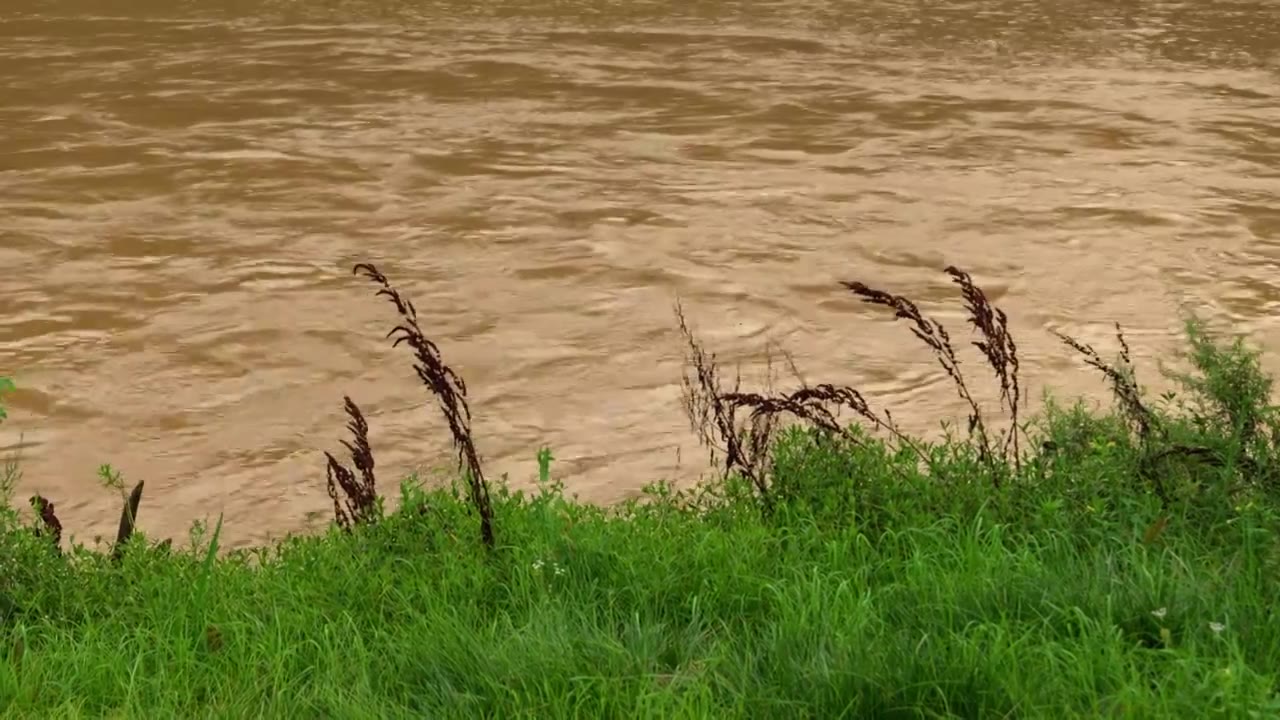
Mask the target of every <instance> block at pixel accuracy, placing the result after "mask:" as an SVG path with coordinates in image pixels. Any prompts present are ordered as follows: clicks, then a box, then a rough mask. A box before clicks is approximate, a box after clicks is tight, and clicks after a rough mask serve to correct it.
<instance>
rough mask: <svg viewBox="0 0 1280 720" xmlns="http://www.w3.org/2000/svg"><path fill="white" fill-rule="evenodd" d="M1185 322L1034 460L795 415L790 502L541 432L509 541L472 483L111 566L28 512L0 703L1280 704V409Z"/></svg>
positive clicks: (780, 473)
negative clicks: (1150, 370) (578, 477)
mask: <svg viewBox="0 0 1280 720" xmlns="http://www.w3.org/2000/svg"><path fill="white" fill-rule="evenodd" d="M1189 328H1190V331H1191V332H1190V336H1191V352H1190V353H1189V356H1188V357H1189V359H1190V360H1191V362H1192V364H1193V365H1194V366H1195V368H1196V372H1195V373H1193V374H1192V375H1191V376H1189V377H1185V378H1183V388H1184V390H1183V394H1181V395H1169V396H1167V397H1166V398H1164V400H1163V401H1161V402H1159V403H1145V402H1144V401H1142V400H1141V399H1139V400H1138V401H1137V403H1136V404H1135V402H1134V401H1133V399H1132V398H1128V399H1126V396H1124V395H1123V393H1122V394H1121V401H1120V402H1119V404H1118V405H1117V408H1116V409H1115V410H1114V411H1110V412H1105V413H1100V412H1089V411H1086V410H1085V409H1084V408H1083V407H1082V406H1078V405H1077V406H1071V407H1064V406H1061V405H1057V404H1050V405H1049V407H1048V409H1047V410H1046V412H1045V414H1044V416H1043V417H1041V418H1038V419H1037V421H1036V422H1035V423H1034V424H1033V425H1031V426H1029V427H1028V429H1027V430H1026V432H1025V434H1024V435H1023V436H1022V438H1023V441H1024V442H1023V445H1022V447H1023V448H1024V451H1023V453H1022V454H1021V455H1019V456H1018V457H1017V458H1016V462H1014V461H1013V460H1012V459H1011V458H1010V456H1008V455H1007V454H1006V455H1004V456H1002V457H1003V458H1004V459H1003V460H1002V461H1001V462H1000V463H997V462H995V461H993V460H992V459H991V457H990V456H988V455H986V454H984V452H985V451H984V449H983V448H984V447H985V446H983V445H981V444H980V443H978V442H977V441H975V440H974V439H973V436H972V435H965V436H964V437H951V438H948V439H945V440H943V441H939V442H929V441H926V440H923V439H910V440H911V442H910V443H907V442H905V441H904V440H903V439H901V438H899V439H890V440H883V439H878V438H875V437H871V436H870V435H868V434H867V433H865V432H862V431H859V430H851V431H849V432H848V433H846V434H836V435H833V434H831V433H830V432H822V431H817V430H807V429H802V428H799V427H796V428H792V429H788V430H786V431H783V432H781V433H780V434H778V435H777V436H776V438H775V439H774V441H773V444H772V450H773V451H772V453H771V454H770V456H769V468H768V476H769V478H770V484H769V486H768V493H769V498H770V501H769V502H768V503H765V502H763V501H762V500H763V497H762V495H761V490H760V486H759V485H757V484H756V483H755V482H754V481H752V480H750V479H744V478H743V477H741V476H739V475H736V474H730V475H729V476H727V477H725V478H723V479H720V480H716V481H714V482H709V483H708V484H706V485H703V486H701V487H699V488H696V489H693V490H688V491H676V490H674V489H673V488H671V487H669V486H666V485H662V484H658V485H654V486H651V488H650V489H649V491H648V492H647V494H646V496H645V498H643V499H642V500H638V501H634V502H630V503H626V504H624V505H621V506H617V507H612V508H601V507H596V506H592V505H589V504H585V503H581V502H578V501H576V500H574V499H571V498H568V497H566V496H565V495H564V493H563V487H562V486H561V485H560V484H559V483H558V482H556V480H555V479H554V468H553V467H552V465H551V463H552V460H553V457H552V455H551V453H550V451H549V450H546V449H543V450H542V451H540V452H539V453H538V455H537V461H538V464H539V471H540V472H539V475H540V479H541V482H540V489H539V490H537V491H536V492H534V493H532V494H525V493H520V492H511V491H508V490H507V489H505V488H504V487H501V486H499V487H497V488H495V490H494V493H493V498H492V513H493V524H494V527H495V529H496V538H497V540H496V544H495V545H494V547H493V548H488V547H486V545H485V544H484V543H483V542H481V541H480V534H479V530H478V529H479V519H478V516H477V513H476V512H475V510H474V508H475V504H474V501H473V496H472V495H471V493H470V488H471V485H470V484H469V481H468V482H461V481H460V482H458V483H456V484H454V485H453V486H452V487H445V488H434V489H424V488H423V487H421V486H419V485H417V484H415V483H411V482H406V483H404V484H402V486H401V495H402V497H401V501H400V504H399V506H398V507H399V508H400V509H399V510H397V511H394V512H385V513H384V512H381V511H379V512H377V513H375V515H374V516H373V517H372V519H367V520H364V521H362V522H359V523H357V524H356V525H355V526H354V527H353V529H352V530H351V531H349V532H348V531H344V530H343V529H340V528H338V527H336V526H335V527H333V528H331V529H330V530H329V531H328V532H327V533H325V534H323V535H319V536H308V537H293V538H290V539H288V540H286V541H283V542H282V543H280V544H279V545H277V546H274V547H271V548H266V549H262V550H258V551H255V552H251V553H245V552H240V553H221V552H219V550H218V547H217V535H218V533H217V530H218V528H217V526H215V527H213V528H212V529H207V531H206V529H205V528H204V527H203V526H197V528H195V529H193V533H192V538H191V541H190V544H189V546H188V547H185V548H173V549H171V550H165V549H162V548H161V547H159V546H158V545H157V544H155V543H153V542H151V541H149V540H147V539H146V538H145V536H138V537H139V538H140V539H141V540H143V541H144V542H129V543H128V544H127V546H126V550H125V552H124V554H123V558H122V560H120V561H119V562H114V561H113V560H112V559H111V557H110V556H109V555H106V554H100V553H96V552H91V551H89V550H86V549H84V548H74V549H72V550H70V551H68V552H65V553H61V554H60V553H59V552H57V551H56V550H55V549H54V548H53V546H52V545H51V544H50V543H49V542H48V539H47V537H38V536H36V535H35V534H33V533H32V532H30V530H29V529H28V528H27V527H25V526H24V525H23V524H22V523H21V522H20V521H19V518H18V516H17V514H16V512H14V511H13V510H12V509H9V510H5V511H3V512H0V620H2V623H3V624H2V625H0V713H2V714H3V715H4V716H5V717H145V718H165V717H182V718H196V717H226V718H244V717H304V718H329V717H333V718H401V717H403V718H424V717H429V718H436V717H493V718H521V717H524V718H569V717H574V718H579V717H580V718H644V717H654V718H658V717H661V718H772V717H778V718H824V719H825V718H942V717H961V718H1005V717H1007V718H1077V717H1078V718H1099V717H1116V718H1183V719H1189V718H1272V717H1280V694H1278V693H1277V681H1278V675H1277V673H1278V671H1280V618H1278V617H1277V616H1276V611H1275V609H1274V608H1275V605H1276V598H1277V597H1280V483H1277V482H1276V480H1275V478H1276V477H1277V474H1276V470H1277V468H1280V460H1278V458H1280V450H1278V449H1280V413H1278V412H1277V410H1276V408H1275V407H1274V406H1272V405H1271V404H1270V399H1269V397H1270V391H1271V387H1270V383H1269V380H1268V379H1267V378H1266V377H1265V376H1263V375H1262V373H1261V371H1260V370H1259V369H1258V364H1257V356H1256V354H1255V353H1253V352H1251V351H1249V350H1248V349H1246V348H1245V347H1244V346H1243V345H1241V344H1239V343H1237V344H1235V345H1231V346H1222V345H1217V344H1214V343H1213V342H1212V341H1210V340H1209V339H1208V338H1207V337H1206V336H1205V334H1204V332H1203V329H1202V328H1201V327H1200V326H1199V325H1198V324H1195V323H1192V324H1191V325H1190V326H1189ZM1117 376H1118V377H1120V378H1122V379H1124V378H1128V379H1131V375H1129V374H1126V373H1125V372H1118V373H1117ZM1121 384H1122V385H1123V382H1121ZM1134 387H1136V383H1135V384H1134ZM1144 413H1145V414H1144ZM988 449H989V448H988ZM922 456H923V458H922ZM111 477H113V478H114V479H115V481H116V483H117V484H119V477H118V476H111ZM122 488H123V485H119V489H122Z"/></svg>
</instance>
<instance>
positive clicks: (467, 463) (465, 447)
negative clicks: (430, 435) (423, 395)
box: [352, 263, 495, 548]
mask: <svg viewBox="0 0 1280 720" xmlns="http://www.w3.org/2000/svg"><path fill="white" fill-rule="evenodd" d="M352 272H354V273H357V274H363V275H364V276H365V277H367V278H369V279H370V280H372V281H373V282H375V283H377V284H378V285H379V286H381V289H379V290H378V293H377V294H378V295H379V296H383V297H386V298H387V299H388V300H389V301H390V302H391V303H392V304H393V305H395V307H396V312H398V313H399V314H400V317H401V320H402V322H401V324H400V325H397V326H396V327H395V328H393V329H392V330H391V331H390V332H389V333H387V337H389V338H394V342H393V343H392V345H393V346H397V345H400V344H401V343H403V344H405V345H408V346H409V347H410V348H412V350H413V353H414V357H415V359H416V362H415V363H414V370H415V371H416V372H417V374H418V379H419V380H421V381H422V384H423V385H425V386H426V388H427V390H428V391H430V392H431V394H432V395H433V396H435V398H436V401H437V403H438V405H439V407H440V411H441V412H442V413H443V414H444V417H445V422H447V423H448V425H449V433H450V434H451V435H452V437H453V445H454V448H456V449H457V452H458V468H459V469H460V470H462V471H463V472H464V473H465V475H466V478H467V485H468V491H469V493H470V499H471V504H472V506H473V507H475V509H476V511H477V512H478V513H479V515H480V536H481V540H482V541H483V542H484V544H485V546H486V547H489V548H492V547H493V546H494V544H495V540H494V530H493V504H492V502H491V501H490V498H489V483H488V481H487V480H486V479H485V476H484V471H483V469H482V468H481V466H480V456H479V454H478V453H477V452H476V447H475V443H474V442H473V440H472V437H471V409H470V408H469V407H468V405H467V386H466V383H465V382H463V380H462V377H461V376H459V375H458V374H457V373H455V372H454V371H453V369H452V368H450V367H449V366H448V365H445V363H444V360H443V359H442V358H441V356H440V349H439V348H438V347H437V346H436V344H435V343H433V342H432V341H431V340H429V339H427V337H426V336H425V335H424V334H423V332H422V328H421V327H420V326H419V325H418V312H417V310H416V309H415V308H414V306H413V303H412V302H410V301H409V300H406V299H405V298H403V297H402V296H401V295H400V293H399V292H398V291H397V290H396V289H395V288H394V287H392V286H391V283H390V282H389V281H388V280H387V277H386V276H385V275H383V274H382V273H381V272H379V271H378V268H377V267H375V266H373V265H371V264H368V263H360V264H358V265H356V266H355V267H354V268H352Z"/></svg>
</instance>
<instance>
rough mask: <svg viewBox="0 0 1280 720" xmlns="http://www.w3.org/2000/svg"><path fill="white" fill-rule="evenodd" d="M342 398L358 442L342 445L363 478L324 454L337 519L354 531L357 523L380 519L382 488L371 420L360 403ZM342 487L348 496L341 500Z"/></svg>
mask: <svg viewBox="0 0 1280 720" xmlns="http://www.w3.org/2000/svg"><path fill="white" fill-rule="evenodd" d="M342 399H343V401H344V404H345V408H346V411H347V415H348V416H349V417H350V418H351V420H350V421H348V422H347V430H349V431H351V437H352V438H354V442H347V441H346V440H343V441H342V444H343V446H344V447H346V448H347V452H348V453H350V455H351V462H352V463H353V464H354V465H355V467H356V470H358V471H359V472H360V477H359V478H357V477H356V475H355V473H353V472H352V471H351V470H350V469H348V468H347V467H346V466H345V465H343V464H342V463H340V462H338V460H337V458H335V457H334V456H332V455H330V454H329V453H328V452H326V453H325V454H324V456H325V458H327V459H328V468H327V471H326V476H327V479H328V483H327V485H328V490H329V498H330V499H332V500H333V516H334V520H336V521H337V523H338V526H339V527H341V528H342V529H343V530H347V531H350V530H351V529H352V528H354V527H355V526H356V525H357V524H360V523H369V522H373V521H374V520H375V519H376V517H377V504H378V491H377V481H376V479H375V478H374V475H373V466H374V462H373V448H371V447H370V446H369V423H368V422H366V421H365V419H364V413H362V412H360V406H358V405H356V404H355V402H354V401H353V400H352V399H351V398H349V397H346V396H343V398H342ZM339 489H341V490H342V493H343V495H345V496H346V497H345V498H344V499H342V500H339V499H338V490H339Z"/></svg>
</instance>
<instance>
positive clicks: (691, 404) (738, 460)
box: [675, 302, 773, 503]
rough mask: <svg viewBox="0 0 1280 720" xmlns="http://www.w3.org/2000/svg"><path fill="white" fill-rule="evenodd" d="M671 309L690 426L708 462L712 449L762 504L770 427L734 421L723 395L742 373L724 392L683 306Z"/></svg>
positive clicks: (765, 493) (710, 356)
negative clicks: (682, 347) (681, 350)
mask: <svg viewBox="0 0 1280 720" xmlns="http://www.w3.org/2000/svg"><path fill="white" fill-rule="evenodd" d="M675 314H676V322H677V324H678V326H679V328H680V333H681V335H683V336H684V339H685V343H686V345H687V354H686V357H685V364H686V372H685V373H684V375H683V377H682V378H681V388H682V390H683V399H684V408H685V414H686V416H687V417H688V418H689V424H690V427H692V429H693V431H694V432H695V433H697V434H698V438H699V440H700V441H701V442H702V444H703V445H705V446H706V447H707V449H708V452H709V453H710V462H711V464H713V465H715V464H717V462H716V455H717V453H719V454H720V455H722V456H723V458H724V473H725V476H726V477H727V476H728V475H729V474H730V473H733V472H735V471H736V472H738V473H739V474H741V475H742V476H743V477H744V478H746V479H747V480H749V481H750V482H751V484H752V485H754V486H755V488H756V490H757V492H758V493H759V494H760V496H761V498H763V499H764V500H765V502H766V503H767V502H768V497H769V495H768V481H767V479H766V477H765V469H764V465H765V455H766V454H767V449H768V446H769V442H770V439H771V435H772V430H773V429H772V427H769V426H767V425H765V426H757V425H755V424H752V425H751V426H746V425H744V424H742V423H741V422H740V421H739V418H738V413H737V411H738V407H737V406H736V405H734V404H733V403H730V402H728V401H726V400H725V397H726V395H728V394H736V393H737V392H738V390H739V389H740V388H741V386H742V377H741V376H740V375H735V377H734V382H733V389H732V390H731V391H729V393H726V392H725V390H724V388H723V386H722V384H721V379H720V366H719V365H718V364H717V363H716V356H715V354H714V353H707V352H706V350H704V349H703V348H702V345H701V344H700V343H699V342H698V339H697V338H696V337H695V336H694V334H693V331H692V330H690V329H689V324H688V322H687V321H686V320H685V316H684V308H683V307H682V306H681V305H680V303H679V302H677V303H676V305H675Z"/></svg>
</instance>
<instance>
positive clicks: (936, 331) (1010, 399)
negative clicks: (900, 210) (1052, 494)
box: [841, 265, 1025, 485]
mask: <svg viewBox="0 0 1280 720" xmlns="http://www.w3.org/2000/svg"><path fill="white" fill-rule="evenodd" d="M945 272H946V273H947V274H948V275H950V276H951V278H952V280H954V281H955V283H956V284H957V285H959V286H960V291H961V294H962V295H963V296H964V299H965V309H966V310H968V311H969V322H970V323H971V324H972V325H973V326H974V328H975V329H976V330H977V331H978V332H979V334H981V336H982V339H981V340H978V341H975V342H974V345H975V346H976V347H977V348H978V350H979V351H981V352H982V354H983V357H984V358H985V359H986V360H987V364H988V365H990V366H991V369H992V371H993V372H994V373H995V375H996V379H997V380H998V381H999V383H1000V399H1001V404H1002V406H1003V407H1005V408H1006V409H1007V410H1008V412H1009V415H1010V419H1011V421H1012V424H1013V427H1012V428H1010V430H1009V433H1008V435H1006V436H1004V441H1003V443H1001V445H1002V451H1001V452H1000V453H998V454H997V453H996V452H995V449H994V444H993V442H992V439H991V434H990V432H989V431H988V429H987V424H986V421H985V419H984V417H983V414H982V409H981V407H980V406H979V405H978V402H977V400H975V399H974V397H973V394H972V393H971V392H969V386H968V384H967V383H966V382H965V378H964V373H962V372H961V370H960V360H959V358H958V357H957V356H956V352H955V348H954V347H953V346H952V344H951V335H950V333H948V332H947V329H946V328H945V327H944V326H943V325H942V324H941V323H939V322H938V321H936V320H934V319H932V318H930V317H928V316H927V315H925V314H924V313H922V312H920V308H919V307H917V306H916V304H915V303H914V302H912V301H911V300H910V299H908V298H906V297H903V296H901V295H893V294H891V293H888V292H885V291H883V290H877V289H875V288H872V287H870V286H868V285H867V284H865V283H861V282H851V281H843V282H841V285H843V286H844V287H845V288H846V289H848V290H849V291H850V292H852V293H853V294H854V295H857V296H858V297H860V298H862V300H863V302H866V303H870V304H872V305H881V306H883V307H887V308H889V309H891V310H893V311H894V317H895V318H899V319H904V320H908V321H910V322H911V324H912V326H913V327H912V328H911V332H912V333H913V334H914V335H915V336H916V337H917V338H919V339H920V340H921V341H922V342H923V343H924V344H925V345H926V346H928V348H929V349H930V350H931V351H932V352H933V355H934V357H935V358H937V360H938V364H939V365H941V366H942V369H943V370H944V371H945V372H946V373H947V376H948V377H950V378H951V381H952V384H953V385H955V388H956V392H957V393H958V394H959V396H960V398H961V399H962V400H964V401H965V402H966V403H968V405H969V425H968V432H969V436H970V437H971V438H976V439H977V443H978V444H977V449H978V453H979V457H980V459H981V460H982V461H983V462H984V463H985V464H986V465H987V466H988V467H990V468H991V469H992V470H993V471H994V470H997V469H999V467H1000V461H1001V460H1004V461H1008V460H1012V462H1013V464H1014V467H1015V469H1016V468H1020V467H1021V447H1020V443H1019V439H1018V434H1019V433H1020V432H1021V431H1022V429H1021V428H1020V427H1019V426H1018V414H1019V408H1020V406H1021V405H1023V404H1024V403H1025V398H1024V395H1023V392H1022V388H1021V386H1020V385H1019V382H1018V370H1019V365H1018V351H1017V345H1016V344H1015V343H1014V342H1013V337H1012V336H1011V335H1010V334H1009V330H1008V317H1007V315H1006V314H1005V312H1004V311H1003V310H1001V309H999V308H997V307H995V306H994V305H992V304H991V302H990V300H989V299H988V298H987V296H986V293H984V292H983V291H982V289H981V288H979V287H978V286H977V285H975V284H974V282H973V279H972V278H971V277H970V276H969V274H968V273H966V272H964V271H963V270H960V269H959V268H957V267H955V266H954V265H953V266H948V267H947V268H946V270H945ZM886 416H888V413H886ZM992 478H993V482H994V483H996V484H997V485H999V482H1000V473H998V472H993V475H992Z"/></svg>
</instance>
